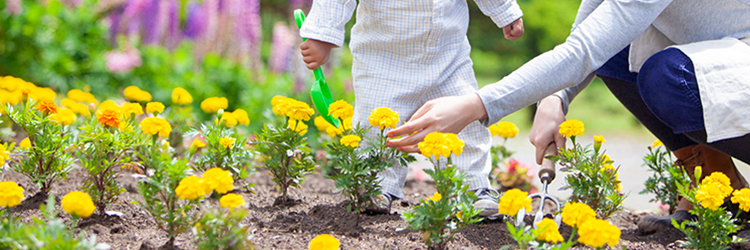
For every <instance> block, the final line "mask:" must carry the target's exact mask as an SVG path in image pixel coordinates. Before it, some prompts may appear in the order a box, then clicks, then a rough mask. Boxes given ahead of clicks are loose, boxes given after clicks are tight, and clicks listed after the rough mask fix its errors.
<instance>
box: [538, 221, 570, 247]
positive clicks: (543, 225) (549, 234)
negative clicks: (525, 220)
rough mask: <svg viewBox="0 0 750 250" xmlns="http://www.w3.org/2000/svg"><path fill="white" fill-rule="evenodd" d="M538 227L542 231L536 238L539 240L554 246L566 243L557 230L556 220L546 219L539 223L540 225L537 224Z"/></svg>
mask: <svg viewBox="0 0 750 250" xmlns="http://www.w3.org/2000/svg"><path fill="white" fill-rule="evenodd" d="M537 227H538V228H539V229H541V230H542V231H541V232H540V233H539V235H537V236H536V239H537V240H541V241H546V242H550V243H553V244H556V243H558V242H562V241H565V239H563V237H562V235H560V231H559V230H557V223H555V220H553V219H550V218H544V219H542V221H540V222H539V224H537Z"/></svg>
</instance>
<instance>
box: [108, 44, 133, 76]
mask: <svg viewBox="0 0 750 250" xmlns="http://www.w3.org/2000/svg"><path fill="white" fill-rule="evenodd" d="M104 59H106V60H107V70H109V71H110V72H112V73H115V74H121V73H127V72H130V71H131V70H133V69H134V68H136V67H138V66H141V52H140V51H138V49H135V48H128V49H126V50H125V51H115V50H113V51H109V52H107V53H104Z"/></svg>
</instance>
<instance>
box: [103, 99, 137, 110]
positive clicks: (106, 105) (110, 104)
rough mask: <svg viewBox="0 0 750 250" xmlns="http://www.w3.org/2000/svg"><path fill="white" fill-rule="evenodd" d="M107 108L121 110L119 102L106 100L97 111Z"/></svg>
mask: <svg viewBox="0 0 750 250" xmlns="http://www.w3.org/2000/svg"><path fill="white" fill-rule="evenodd" d="M139 105H140V104H139ZM105 109H114V110H117V111H119V110H120V106H118V105H117V103H115V101H112V100H106V101H104V102H102V103H101V104H99V109H98V110H97V111H101V110H105Z"/></svg>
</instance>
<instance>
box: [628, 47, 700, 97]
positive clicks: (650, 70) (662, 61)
mask: <svg viewBox="0 0 750 250" xmlns="http://www.w3.org/2000/svg"><path fill="white" fill-rule="evenodd" d="M688 68H692V62H691V61H690V58H688V57H687V56H686V55H685V54H684V53H682V51H680V50H679V49H675V48H668V49H665V50H662V51H659V52H657V53H656V54H654V55H652V56H651V57H649V58H648V60H646V62H644V63H643V66H642V67H641V70H640V72H638V91H639V92H640V93H641V96H642V97H643V101H644V102H646V104H647V105H649V104H653V103H654V102H658V100H659V99H661V97H662V96H661V94H660V93H664V92H665V91H670V90H675V91H676V90H677V89H678V88H682V87H681V86H680V84H681V82H682V81H681V80H680V79H679V77H680V76H684V75H685V73H686V71H687V70H688ZM690 70H692V69H690Z"/></svg>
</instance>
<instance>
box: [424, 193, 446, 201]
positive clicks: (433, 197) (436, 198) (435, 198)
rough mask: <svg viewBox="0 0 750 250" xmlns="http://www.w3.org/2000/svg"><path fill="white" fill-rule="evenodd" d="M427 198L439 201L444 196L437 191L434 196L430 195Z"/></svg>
mask: <svg viewBox="0 0 750 250" xmlns="http://www.w3.org/2000/svg"><path fill="white" fill-rule="evenodd" d="M427 199H429V200H431V201H433V202H438V201H440V200H441V199H443V196H442V195H440V193H438V192H435V193H434V194H432V196H430V198H427Z"/></svg>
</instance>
